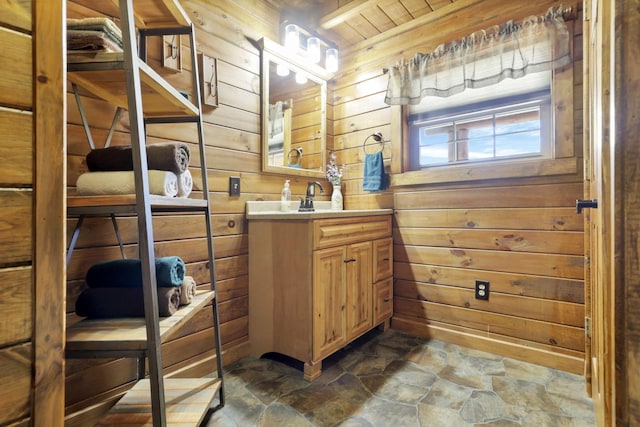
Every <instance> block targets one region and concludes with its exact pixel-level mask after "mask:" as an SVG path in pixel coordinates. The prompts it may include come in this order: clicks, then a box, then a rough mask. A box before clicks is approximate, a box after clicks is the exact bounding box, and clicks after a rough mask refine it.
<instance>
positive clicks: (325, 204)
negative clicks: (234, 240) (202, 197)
mask: <svg viewBox="0 0 640 427" xmlns="http://www.w3.org/2000/svg"><path fill="white" fill-rule="evenodd" d="M313 204H314V208H315V210H314V211H313V212H298V206H299V205H300V202H299V201H296V200H292V201H291V209H290V210H288V211H281V210H280V202H279V201H269V200H267V201H249V202H247V205H246V206H247V207H246V215H247V219H312V218H344V217H354V216H369V215H382V214H390V213H392V212H393V210H392V209H353V210H332V209H331V202H330V201H324V200H318V201H314V203H313Z"/></svg>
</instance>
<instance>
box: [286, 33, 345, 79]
mask: <svg viewBox="0 0 640 427" xmlns="http://www.w3.org/2000/svg"><path fill="white" fill-rule="evenodd" d="M284 24H285V26H284V34H283V43H284V47H285V48H286V50H287V51H289V52H291V53H293V54H299V55H300V56H301V57H303V58H305V59H306V60H308V61H309V62H311V63H314V64H319V65H320V66H322V65H323V64H321V62H322V59H323V58H324V67H323V68H324V69H325V70H326V71H328V72H330V73H335V72H336V71H338V49H337V48H336V46H335V44H333V43H331V42H327V41H325V40H322V39H321V38H320V37H318V35H317V34H315V33H313V32H311V31H308V30H306V29H305V28H303V27H301V26H299V25H296V24H291V23H287V21H285V23H284Z"/></svg>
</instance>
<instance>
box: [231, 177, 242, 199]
mask: <svg viewBox="0 0 640 427" xmlns="http://www.w3.org/2000/svg"><path fill="white" fill-rule="evenodd" d="M229 195H230V196H239V195H240V177H239V176H230V177H229Z"/></svg>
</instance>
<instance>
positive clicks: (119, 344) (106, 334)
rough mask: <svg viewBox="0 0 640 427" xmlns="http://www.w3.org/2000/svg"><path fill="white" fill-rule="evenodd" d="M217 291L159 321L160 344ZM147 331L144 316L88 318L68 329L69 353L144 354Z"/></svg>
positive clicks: (201, 295)
mask: <svg viewBox="0 0 640 427" xmlns="http://www.w3.org/2000/svg"><path fill="white" fill-rule="evenodd" d="M214 296H215V292H213V291H198V292H197V293H196V296H195V297H194V298H193V300H192V301H191V304H189V305H185V306H182V307H180V308H179V309H178V310H177V311H176V312H175V313H174V314H173V315H171V316H169V317H161V318H160V322H159V323H160V341H161V342H165V341H167V340H168V339H169V338H171V336H173V334H174V333H175V332H176V331H177V330H178V328H179V327H180V326H181V325H183V324H184V323H185V322H187V321H188V320H189V319H191V318H192V317H193V316H194V315H195V314H196V312H197V311H198V310H200V309H201V308H202V307H204V306H205V305H206V304H207V303H209V302H210V301H212V300H213V298H214ZM146 349H147V329H146V327H145V319H144V317H126V318H118V319H85V320H81V321H80V322H78V323H75V324H73V325H71V326H69V327H68V328H67V351H70V352H92V351H95V352H108V351H144V350H146Z"/></svg>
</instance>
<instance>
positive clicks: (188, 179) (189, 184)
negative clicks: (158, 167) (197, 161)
mask: <svg viewBox="0 0 640 427" xmlns="http://www.w3.org/2000/svg"><path fill="white" fill-rule="evenodd" d="M191 190H193V177H192V176H191V172H189V169H187V170H185V171H184V172H182V173H181V174H180V175H178V197H189V194H191Z"/></svg>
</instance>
